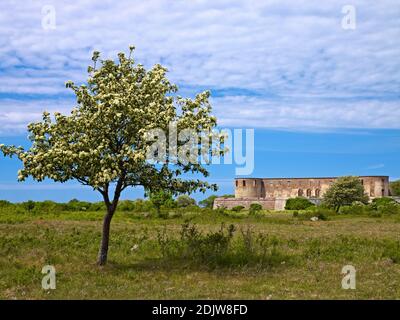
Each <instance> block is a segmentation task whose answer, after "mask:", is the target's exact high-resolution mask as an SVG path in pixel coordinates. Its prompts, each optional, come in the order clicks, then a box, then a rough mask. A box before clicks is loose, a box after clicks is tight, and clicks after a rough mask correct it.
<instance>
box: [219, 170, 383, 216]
mask: <svg viewBox="0 0 400 320" xmlns="http://www.w3.org/2000/svg"><path fill="white" fill-rule="evenodd" d="M336 179H337V178H336V177H328V178H245V179H241V178H240V179H235V198H227V199H226V198H217V199H215V201H214V208H217V207H226V208H228V209H230V208H233V207H235V206H244V207H245V208H248V207H249V206H250V204H251V203H259V204H261V205H262V206H263V208H264V209H275V210H283V209H284V208H285V204H286V200H287V199H289V198H295V197H299V196H300V197H305V198H308V199H310V201H312V202H313V203H316V204H318V203H319V202H320V201H321V198H322V197H323V195H324V193H325V192H326V190H328V189H329V187H330V186H331V185H332V184H333V183H334V182H335V180H336ZM359 179H360V180H361V182H362V184H363V186H364V190H365V193H366V194H367V195H368V196H369V197H370V198H371V199H373V198H380V197H387V196H389V193H390V192H389V177H388V176H361V177H359Z"/></svg>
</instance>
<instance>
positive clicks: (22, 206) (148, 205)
mask: <svg viewBox="0 0 400 320" xmlns="http://www.w3.org/2000/svg"><path fill="white" fill-rule="evenodd" d="M224 196H225V197H228V196H230V195H224ZM216 197H217V196H215V195H212V196H210V197H208V198H206V199H204V200H201V201H199V203H196V201H195V200H194V199H193V198H191V197H189V196H187V195H182V196H179V197H177V198H176V199H174V200H172V201H166V202H165V203H163V204H162V208H163V209H172V208H182V207H202V208H212V206H213V202H214V199H215V198H216ZM157 205H158V204H155V203H153V201H151V200H147V199H136V200H121V201H119V203H118V209H117V210H118V211H133V212H146V211H152V210H155V209H157ZM5 208H7V209H15V210H17V211H32V212H56V211H105V210H106V207H105V205H104V202H103V201H99V202H88V201H79V200H77V199H72V200H70V201H69V202H67V203H59V202H54V201H50V200H46V201H32V200H29V201H25V202H19V203H12V202H9V201H6V200H0V209H5Z"/></svg>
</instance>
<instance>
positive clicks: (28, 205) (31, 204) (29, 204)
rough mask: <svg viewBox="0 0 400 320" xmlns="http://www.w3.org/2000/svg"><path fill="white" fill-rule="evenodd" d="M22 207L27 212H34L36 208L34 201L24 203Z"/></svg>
mask: <svg viewBox="0 0 400 320" xmlns="http://www.w3.org/2000/svg"><path fill="white" fill-rule="evenodd" d="M21 206H22V207H23V208H24V209H25V210H27V211H32V210H33V209H34V208H35V202H34V201H32V200H29V201H26V202H22V203H21Z"/></svg>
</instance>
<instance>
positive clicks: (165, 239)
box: [157, 222, 288, 267]
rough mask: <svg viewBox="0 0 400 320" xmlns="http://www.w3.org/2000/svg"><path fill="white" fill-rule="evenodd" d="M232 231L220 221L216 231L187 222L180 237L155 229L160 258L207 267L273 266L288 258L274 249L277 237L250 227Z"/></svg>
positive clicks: (277, 242) (231, 227) (231, 228)
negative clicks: (237, 234) (208, 230)
mask: <svg viewBox="0 0 400 320" xmlns="http://www.w3.org/2000/svg"><path fill="white" fill-rule="evenodd" d="M235 231H236V227H235V226H234V225H232V224H231V225H229V226H228V227H226V226H225V225H224V224H221V227H220V229H219V230H218V231H215V232H212V231H210V232H208V233H206V234H204V233H202V232H201V231H200V230H199V229H198V228H197V226H196V225H194V224H190V223H188V222H186V223H184V224H183V225H182V227H181V231H180V233H179V237H173V236H170V235H168V234H167V232H166V229H163V230H161V231H159V232H158V235H157V241H158V245H159V248H160V253H161V256H162V258H163V259H166V260H177V261H182V262H183V263H194V264H196V265H198V264H199V263H200V264H204V265H207V266H209V267H233V266H251V265H257V266H274V265H280V264H281V262H282V261H284V260H288V256H285V255H283V254H282V253H281V252H280V251H279V250H278V249H277V245H278V244H279V241H278V240H277V238H275V237H270V236H268V235H265V234H261V233H260V234H256V233H254V232H253V230H251V229H249V228H247V229H241V230H240V231H241V232H240V235H239V236H238V237H236V238H234V233H235Z"/></svg>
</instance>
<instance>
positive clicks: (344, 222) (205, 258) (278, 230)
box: [0, 207, 400, 299]
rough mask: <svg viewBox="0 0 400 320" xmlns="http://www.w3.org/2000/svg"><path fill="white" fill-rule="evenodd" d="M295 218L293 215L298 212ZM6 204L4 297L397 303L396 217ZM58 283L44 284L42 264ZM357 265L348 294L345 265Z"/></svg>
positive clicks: (1, 252) (1, 261)
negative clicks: (107, 211)
mask: <svg viewBox="0 0 400 320" xmlns="http://www.w3.org/2000/svg"><path fill="white" fill-rule="evenodd" d="M296 215H297V214H296ZM102 217H103V213H102V212H101V211H93V212H91V211H71V212H69V211H48V212H43V213H41V212H40V211H39V212H37V211H36V212H30V211H28V210H26V211H23V210H22V211H21V210H20V211H15V210H8V209H7V207H4V208H2V209H1V210H0V298H1V299H398V298H399V297H400V216H399V215H382V216H379V217H374V216H367V215H332V216H329V218H328V219H326V220H318V221H310V220H309V219H301V212H300V215H298V216H293V213H292V212H289V211H286V212H262V213H259V214H257V215H249V214H248V213H247V212H240V213H234V212H228V213H227V212H220V211H213V210H200V209H199V210H194V211H193V212H191V211H190V209H184V210H180V211H179V212H178V213H177V212H176V211H171V212H169V213H168V214H164V215H163V217H162V218H160V217H156V216H154V215H147V214H144V213H138V212H129V211H124V212H121V211H120V212H117V213H116V215H115V217H114V219H113V221H112V225H111V240H110V249H109V262H108V264H107V265H106V266H105V267H99V266H97V265H96V257H97V252H98V246H99V241H100V236H101V233H100V231H101V223H102ZM44 265H53V266H54V267H55V269H56V289H55V290H44V289H42V287H41V281H42V277H43V276H44V275H43V274H42V273H41V270H42V267H43V266H44ZM345 265H353V266H354V267H355V268H356V271H357V273H356V289H355V290H352V289H349V290H344V289H342V286H341V282H342V278H343V275H342V274H341V270H342V267H343V266H345Z"/></svg>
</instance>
